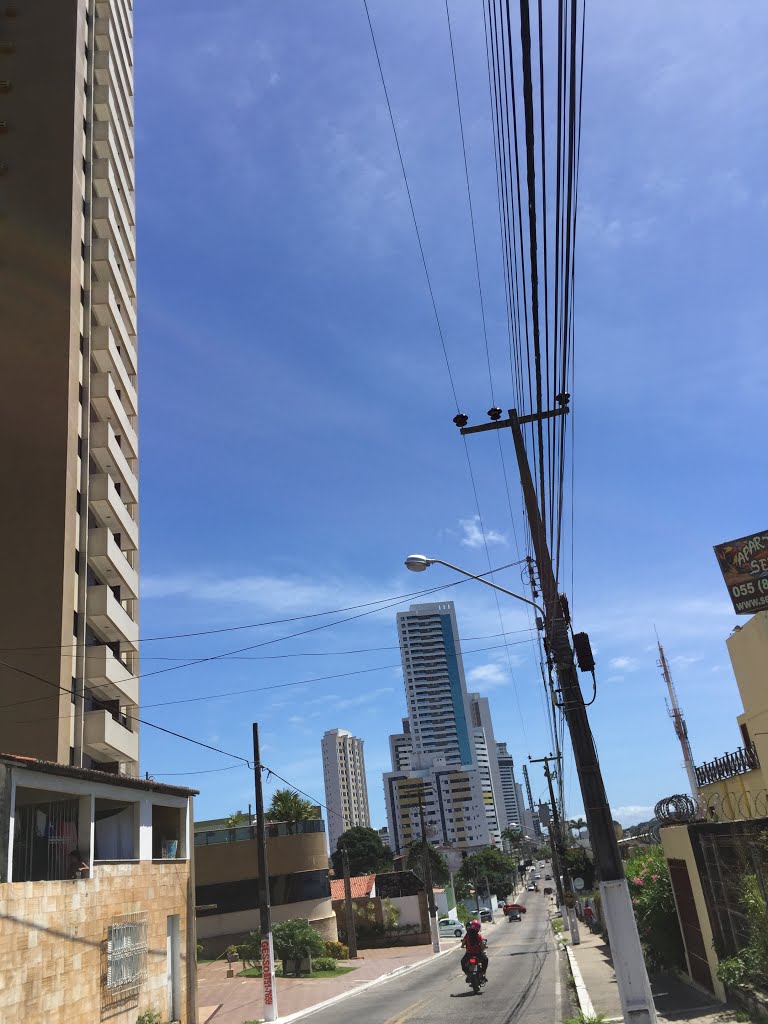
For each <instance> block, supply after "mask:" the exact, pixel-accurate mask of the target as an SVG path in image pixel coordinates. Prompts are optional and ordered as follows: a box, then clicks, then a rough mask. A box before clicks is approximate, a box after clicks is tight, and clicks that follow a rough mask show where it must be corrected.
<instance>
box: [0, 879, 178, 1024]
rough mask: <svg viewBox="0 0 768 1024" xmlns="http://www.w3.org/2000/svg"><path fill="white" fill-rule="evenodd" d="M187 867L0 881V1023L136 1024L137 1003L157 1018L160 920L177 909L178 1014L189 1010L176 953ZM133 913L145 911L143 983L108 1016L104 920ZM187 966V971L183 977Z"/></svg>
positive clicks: (161, 1006) (162, 1006) (163, 959)
mask: <svg viewBox="0 0 768 1024" xmlns="http://www.w3.org/2000/svg"><path fill="white" fill-rule="evenodd" d="M189 880H190V876H189V865H188V863H187V862H185V861H168V862H166V863H152V862H142V863H123V864H108V865H107V864H102V865H99V866H98V867H97V868H96V872H95V875H94V877H93V878H89V879H79V880H76V881H66V882H17V883H13V882H11V883H7V884H5V885H3V886H2V888H1V889H0V893H1V894H2V897H3V903H2V909H1V910H0V916H1V917H2V926H1V927H0V963H2V972H3V984H2V985H0V1020H3V1021H6V1020H8V1021H13V1020H18V1021H30V1022H33V1021H34V1022H40V1024H43V1022H44V1024H98V1022H99V1021H100V1020H101V1019H108V1020H109V1022H110V1024H136V1017H137V1016H138V1014H139V1013H141V1012H142V1011H143V1010H146V1009H151V1008H155V1009H157V1010H160V1012H161V1013H162V1014H163V1019H164V1020H165V1013H166V1008H167V999H166V971H167V953H166V926H167V917H168V916H169V915H172V914H178V915H179V919H180V920H179V925H180V927H179V933H180V949H181V993H182V998H181V1004H182V1005H181V1011H182V1016H181V1021H182V1024H196V1022H194V1021H193V1020H192V1017H191V1012H192V1011H191V1006H193V1003H192V1002H191V998H192V996H191V992H190V991H188V985H187V982H188V981H189V984H190V986H192V987H193V986H194V985H195V967H194V964H192V965H191V971H190V972H188V967H187V956H186V942H185V935H186V928H187V899H188V886H189ZM133 912H142V913H146V914H147V917H148V936H147V937H148V950H149V951H148V954H147V974H148V977H147V980H146V982H145V983H144V985H143V986H142V988H141V990H140V992H139V994H138V996H137V997H132V998H131V999H130V1000H128V1001H127V1002H126V1003H125V1005H124V1006H122V1007H118V1008H117V1010H115V1008H114V1007H112V1006H110V1008H109V1011H108V1014H107V1012H106V1007H105V1005H104V1003H103V998H104V995H105V991H106V990H105V989H104V987H103V985H102V973H103V970H104V955H105V954H104V947H105V943H106V938H107V927H108V926H109V925H110V924H111V923H112V922H113V921H114V919H115V918H116V917H119V916H120V915H122V914H129V913H133ZM188 973H189V977H188Z"/></svg>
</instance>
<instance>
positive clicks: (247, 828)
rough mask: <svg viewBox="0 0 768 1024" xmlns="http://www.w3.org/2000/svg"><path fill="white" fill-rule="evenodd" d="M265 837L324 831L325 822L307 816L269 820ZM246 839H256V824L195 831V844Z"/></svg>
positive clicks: (203, 844) (273, 837) (212, 844)
mask: <svg viewBox="0 0 768 1024" xmlns="http://www.w3.org/2000/svg"><path fill="white" fill-rule="evenodd" d="M265 827H266V833H267V839H275V838H277V836H298V835H306V834H307V833H311V832H325V822H324V821H323V820H322V819H321V818H308V819H307V820H306V821H291V822H288V821H270V822H267V824H266V826H265ZM247 839H256V825H255V824H254V825H238V826H236V827H235V828H212V829H206V830H205V831H204V832H195V846H214V845H215V844H217V843H241V842H243V841H244V840H247Z"/></svg>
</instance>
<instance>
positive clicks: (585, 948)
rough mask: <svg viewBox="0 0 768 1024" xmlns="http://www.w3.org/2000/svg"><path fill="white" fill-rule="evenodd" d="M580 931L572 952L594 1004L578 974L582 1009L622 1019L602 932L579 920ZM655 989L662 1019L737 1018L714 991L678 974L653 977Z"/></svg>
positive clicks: (708, 1023)
mask: <svg viewBox="0 0 768 1024" xmlns="http://www.w3.org/2000/svg"><path fill="white" fill-rule="evenodd" d="M579 932H580V935H581V942H580V943H579V945H578V946H571V945H570V943H568V952H569V955H570V956H572V957H573V958H574V959H575V961H576V964H577V968H578V971H579V972H580V974H581V977H582V979H583V982H584V987H585V988H586V991H587V993H588V996H589V1000H590V1001H591V1003H592V1006H593V1007H594V1009H593V1010H592V1011H590V1010H589V1006H588V1005H587V1006H586V1007H585V1006H584V1002H583V990H582V991H579V988H580V986H579V979H578V978H576V983H577V993H578V995H579V1001H580V1003H581V1004H582V1005H581V1009H582V1012H583V1013H584V1014H585V1015H590V1012H591V1013H595V1014H598V1013H603V1014H605V1016H606V1018H607V1019H608V1020H609V1021H621V1020H623V1016H622V1012H621V1002H620V1000H619V990H618V987H617V985H616V975H615V974H614V972H613V964H612V962H611V955H610V951H609V949H608V947H607V946H606V944H605V943H604V942H603V940H602V939H601V938H600V936H599V935H590V933H589V932H588V931H587V929H586V927H585V926H584V924H583V923H582V922H579ZM574 973H575V972H574ZM651 989H652V991H653V999H654V1003H655V1004H656V1012H657V1014H658V1016H659V1018H660V1019H662V1020H669V1021H677V1020H695V1021H700V1022H702V1024H704V1022H706V1024H714V1022H717V1024H723V1022H729V1021H734V1020H735V1015H734V1013H733V1012H732V1011H731V1010H730V1009H729V1007H728V1006H726V1005H725V1004H723V1003H720V1002H718V1001H717V1000H716V999H715V997H714V996H713V995H709V994H708V993H706V992H701V991H699V989H696V988H694V987H693V986H692V985H687V984H686V983H685V982H684V981H682V980H681V979H680V978H678V977H677V976H676V975H673V974H663V975H658V976H656V977H654V978H652V979H651Z"/></svg>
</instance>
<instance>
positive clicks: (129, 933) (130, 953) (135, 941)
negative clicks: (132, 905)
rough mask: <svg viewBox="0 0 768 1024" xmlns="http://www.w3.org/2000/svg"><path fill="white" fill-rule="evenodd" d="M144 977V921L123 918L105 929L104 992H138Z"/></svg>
mask: <svg viewBox="0 0 768 1024" xmlns="http://www.w3.org/2000/svg"><path fill="white" fill-rule="evenodd" d="M146 977H147V918H146V916H145V915H143V914H124V915H122V916H121V917H118V918H116V919H115V922H114V924H111V925H110V926H109V928H108V929H107V988H108V989H109V990H110V991H112V992H114V991H126V990H127V989H133V988H138V987H139V985H141V983H142V982H143V981H145V980H146Z"/></svg>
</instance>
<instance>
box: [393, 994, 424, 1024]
mask: <svg viewBox="0 0 768 1024" xmlns="http://www.w3.org/2000/svg"><path fill="white" fill-rule="evenodd" d="M425 1002H426V999H418V1000H417V1001H416V1002H415V1003H411V1005H410V1006H406V1008H405V1009H404V1010H400V1011H398V1013H396V1014H395V1015H394V1016H393V1017H388V1018H387V1019H386V1020H385V1021H384V1024H405V1022H406V1021H407V1020H408V1017H409V1015H410V1014H412V1013H414V1012H415V1011H416V1010H418V1009H419V1008H420V1007H422V1006H423V1005H424V1003H425Z"/></svg>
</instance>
